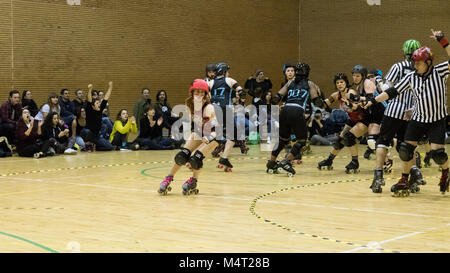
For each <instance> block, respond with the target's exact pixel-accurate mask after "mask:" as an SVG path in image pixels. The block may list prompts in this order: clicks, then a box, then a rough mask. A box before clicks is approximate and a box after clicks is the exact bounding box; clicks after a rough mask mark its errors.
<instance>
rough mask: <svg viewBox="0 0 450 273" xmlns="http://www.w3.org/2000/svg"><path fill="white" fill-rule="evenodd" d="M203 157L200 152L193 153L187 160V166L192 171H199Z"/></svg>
mask: <svg viewBox="0 0 450 273" xmlns="http://www.w3.org/2000/svg"><path fill="white" fill-rule="evenodd" d="M204 158H205V156H204V155H203V153H202V152H200V151H195V153H194V155H193V156H191V157H190V158H189V164H190V165H191V167H192V169H194V170H199V169H201V168H202V167H203V159H204Z"/></svg>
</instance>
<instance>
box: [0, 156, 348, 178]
mask: <svg viewBox="0 0 450 273" xmlns="http://www.w3.org/2000/svg"><path fill="white" fill-rule="evenodd" d="M303 158H304V159H322V158H326V156H304V157H303ZM336 158H349V157H348V156H337V157H336ZM254 159H268V157H266V156H264V157H237V158H235V159H234V160H235V161H241V160H254ZM29 160H36V159H29ZM204 161H219V159H218V158H208V159H205V160H204ZM166 163H170V164H172V163H174V162H173V161H171V160H164V161H144V162H131V163H130V162H126V163H114V164H103V165H90V166H78V167H64V168H54V169H41V170H31V171H26V172H19V171H17V172H10V173H4V174H0V177H11V176H15V175H23V174H36V173H46V172H52V171H67V170H81V169H91V168H92V169H95V168H107V167H123V166H137V165H147V164H166Z"/></svg>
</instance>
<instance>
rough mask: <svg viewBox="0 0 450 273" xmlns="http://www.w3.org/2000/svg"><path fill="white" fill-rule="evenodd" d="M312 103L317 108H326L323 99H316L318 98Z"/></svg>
mask: <svg viewBox="0 0 450 273" xmlns="http://www.w3.org/2000/svg"><path fill="white" fill-rule="evenodd" d="M312 102H313V103H314V105H315V106H316V107H319V108H323V107H324V102H323V100H322V98H321V97H316V98H314V99H313V100H312Z"/></svg>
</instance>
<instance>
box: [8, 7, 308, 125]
mask: <svg viewBox="0 0 450 273" xmlns="http://www.w3.org/2000/svg"><path fill="white" fill-rule="evenodd" d="M298 4H299V2H298V0H284V1H283V3H282V4H280V2H279V1H275V0H265V1H261V0H253V1H238V0H230V1H219V0H198V1H187V0H179V1H167V0H150V1H138V0H131V1H124V0H123V1H119V0H110V1H102V0H97V1H94V0H81V6H70V5H68V4H67V0H42V1H41V0H22V1H19V0H9V1H0V12H1V14H2V16H1V17H0V23H1V24H0V42H1V45H2V46H1V49H0V53H1V56H0V61H1V64H0V75H1V76H0V77H1V78H0V79H1V82H0V88H1V90H2V91H1V93H2V94H4V95H3V96H2V98H4V99H6V97H7V94H8V92H9V91H10V90H11V89H12V88H15V89H19V90H21V91H22V90H23V89H30V90H32V91H33V94H34V98H35V100H36V101H37V103H38V104H39V105H41V104H42V103H43V102H44V101H45V100H46V97H47V94H48V93H49V92H59V90H60V89H61V88H63V87H67V88H69V89H70V90H72V91H74V90H75V89H76V88H80V87H81V88H84V90H86V89H87V88H86V87H87V85H88V83H93V84H94V88H97V89H106V87H107V83H108V81H110V80H113V81H114V91H113V95H112V97H111V99H110V104H111V116H112V117H115V114H116V112H117V111H118V110H119V109H120V108H122V107H125V108H128V109H130V110H131V109H132V107H133V105H134V103H135V101H136V100H137V99H138V98H139V96H140V90H141V88H143V87H150V89H151V95H152V99H154V96H155V94H156V90H157V89H160V88H164V89H166V90H167V92H168V95H169V101H170V103H171V104H173V105H175V104H178V103H183V102H184V99H185V96H186V91H187V88H188V86H189V83H190V82H191V81H192V80H193V79H194V78H197V77H204V67H205V64H206V63H209V62H219V61H226V62H228V63H229V64H230V65H231V71H230V72H231V77H233V78H235V79H236V80H238V81H239V82H240V83H241V84H242V85H243V84H244V82H245V80H246V79H247V77H248V76H249V75H250V74H252V73H254V71H255V70H256V69H257V68H259V67H262V68H263V69H264V70H265V72H266V74H267V75H268V76H269V77H271V78H272V80H273V83H274V86H276V87H278V86H279V85H280V82H281V80H282V76H281V71H280V70H281V67H282V64H283V63H284V62H285V61H286V60H295V59H297V55H298ZM290 22H291V23H290Z"/></svg>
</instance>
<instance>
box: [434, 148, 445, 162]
mask: <svg viewBox="0 0 450 273" xmlns="http://www.w3.org/2000/svg"><path fill="white" fill-rule="evenodd" d="M431 158H433V160H434V162H436V164H438V165H443V164H444V163H445V162H447V160H448V155H447V153H446V152H445V149H444V148H441V149H437V150H431Z"/></svg>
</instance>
